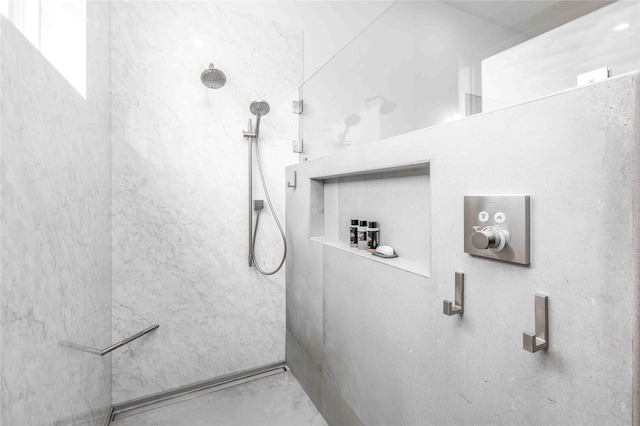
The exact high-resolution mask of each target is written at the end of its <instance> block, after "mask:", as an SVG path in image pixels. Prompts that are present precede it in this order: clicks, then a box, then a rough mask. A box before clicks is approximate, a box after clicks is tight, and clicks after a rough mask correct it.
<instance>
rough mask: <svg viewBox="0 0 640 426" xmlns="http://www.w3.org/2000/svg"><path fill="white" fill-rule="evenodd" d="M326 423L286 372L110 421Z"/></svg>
mask: <svg viewBox="0 0 640 426" xmlns="http://www.w3.org/2000/svg"><path fill="white" fill-rule="evenodd" d="M150 408H151V407H150ZM123 414H124V415H126V413H123ZM326 424H327V423H326V422H325V421H324V420H323V419H322V416H320V413H319V412H318V410H316V408H315V407H314V406H313V403H312V402H311V401H310V400H309V397H307V395H306V394H305V393H304V391H303V390H302V388H301V387H300V385H299V384H298V382H297V381H296V379H295V378H294V377H293V375H292V374H291V373H290V372H285V373H279V374H276V375H273V376H269V377H265V378H262V379H258V380H254V381H251V382H248V383H243V384H240V385H236V386H233V387H230V388H226V389H223V390H219V391H215V392H211V393H208V394H205V395H201V396H198V397H196V398H193V399H190V400H186V401H181V402H177V403H175V404H172V405H167V406H164V407H161V408H156V409H152V410H149V411H146V412H144V413H140V414H135V415H132V416H130V417H122V418H120V419H118V420H114V421H112V422H111V425H112V426H134V425H135V426H145V425H154V426H163V425H166V426H175V425H189V426H198V425H202V426H205V425H206V426H214V425H220V426H223V425H224V426H233V425H237V426H249V425H255V426H266V425H274V426H275V425H278V426H284V425H291V426H323V425H326Z"/></svg>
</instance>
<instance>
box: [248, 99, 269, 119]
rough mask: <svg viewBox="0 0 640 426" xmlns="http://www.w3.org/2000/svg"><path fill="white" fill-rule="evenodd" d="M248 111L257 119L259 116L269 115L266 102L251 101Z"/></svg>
mask: <svg viewBox="0 0 640 426" xmlns="http://www.w3.org/2000/svg"><path fill="white" fill-rule="evenodd" d="M249 111H251V114H253V115H257V116H258V117H259V116H261V115H267V114H269V111H271V108H269V104H268V103H267V101H253V102H251V105H249Z"/></svg>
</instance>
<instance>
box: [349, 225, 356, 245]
mask: <svg viewBox="0 0 640 426" xmlns="http://www.w3.org/2000/svg"><path fill="white" fill-rule="evenodd" d="M349 245H350V246H351V247H352V248H357V247H358V219H351V226H350V227H349Z"/></svg>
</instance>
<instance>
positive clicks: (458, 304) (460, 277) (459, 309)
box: [442, 272, 464, 316]
mask: <svg viewBox="0 0 640 426" xmlns="http://www.w3.org/2000/svg"><path fill="white" fill-rule="evenodd" d="M442 310H443V312H444V314H445V315H449V316H451V315H456V314H461V313H463V312H464V274H463V273H462V272H456V296H455V303H451V302H450V301H449V300H444V301H443V303H442Z"/></svg>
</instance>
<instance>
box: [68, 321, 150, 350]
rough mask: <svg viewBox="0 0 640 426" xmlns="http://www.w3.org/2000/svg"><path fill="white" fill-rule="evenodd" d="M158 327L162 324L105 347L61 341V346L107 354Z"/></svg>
mask: <svg viewBox="0 0 640 426" xmlns="http://www.w3.org/2000/svg"><path fill="white" fill-rule="evenodd" d="M158 327H160V324H153V325H152V326H151V327H148V328H145V329H144V330H142V331H140V332H138V333H136V334H134V335H131V336H129V337H127V338H126V339H124V340H121V341H119V342H117V343H114V344H113V345H111V346H107V347H106V348H104V349H96V348H92V347H89V346H83V345H78V344H77V343H71V342H60V343H59V344H60V345H61V346H67V347H70V348H73V349H77V350H80V351H82V352H89V353H92V354H95V355H100V356H105V355H106V354H108V353H109V352H112V351H115V350H116V349H118V348H119V347H122V346H124V345H126V344H127V343H130V342H132V341H134V340H136V339H137V338H139V337H142V336H144V335H145V334H147V333H150V332H152V331H153V330H155V329H156V328H158Z"/></svg>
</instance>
